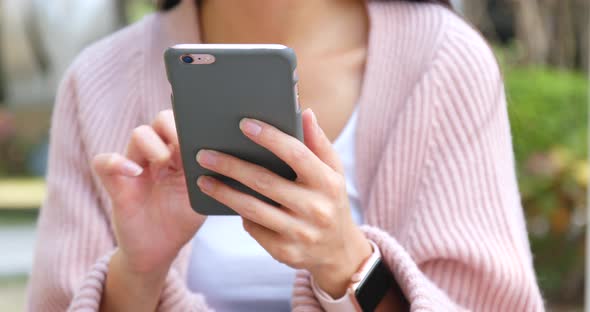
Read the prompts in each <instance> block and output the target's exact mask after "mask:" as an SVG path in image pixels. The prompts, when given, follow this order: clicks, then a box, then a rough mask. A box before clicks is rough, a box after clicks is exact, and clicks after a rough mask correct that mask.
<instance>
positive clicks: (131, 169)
mask: <svg viewBox="0 0 590 312" xmlns="http://www.w3.org/2000/svg"><path fill="white" fill-rule="evenodd" d="M142 172H143V168H142V167H141V166H139V165H138V164H136V163H134V162H132V161H126V162H125V163H124V164H123V173H124V174H125V175H127V176H130V177H137V176H139V175H140V174H141V173H142Z"/></svg>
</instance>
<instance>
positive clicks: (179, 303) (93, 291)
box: [68, 249, 209, 312]
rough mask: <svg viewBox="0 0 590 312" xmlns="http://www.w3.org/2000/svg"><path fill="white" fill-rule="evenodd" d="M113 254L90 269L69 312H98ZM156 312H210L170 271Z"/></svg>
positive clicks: (202, 299) (173, 269)
mask: <svg viewBox="0 0 590 312" xmlns="http://www.w3.org/2000/svg"><path fill="white" fill-rule="evenodd" d="M115 251H116V249H114V250H111V251H109V252H108V253H106V254H105V255H104V256H103V257H102V258H100V259H99V260H98V261H97V262H96V263H95V264H94V265H93V266H92V268H91V269H90V271H89V272H88V274H87V275H86V277H85V278H84V280H83V281H82V285H81V287H80V288H79V289H78V291H77V292H76V294H75V296H74V299H73V300H72V302H71V303H70V306H69V308H68V311H69V312H72V311H75V312H79V311H84V312H91V311H99V309H100V301H101V299H102V293H103V290H104V287H105V281H106V278H107V274H108V268H109V262H110V260H111V257H112V256H113V254H114V253H115ZM157 311H159V312H160V311H191V312H201V311H209V308H208V307H207V304H206V303H205V298H204V297H203V296H202V295H200V294H195V293H192V292H191V291H190V290H189V289H188V288H187V287H186V283H184V281H183V279H182V278H181V276H180V274H179V273H178V271H177V270H176V269H175V268H171V269H170V272H169V273H168V276H167V277H166V284H165V286H164V289H163V290H162V295H161V298H160V302H159V305H158V308H157Z"/></svg>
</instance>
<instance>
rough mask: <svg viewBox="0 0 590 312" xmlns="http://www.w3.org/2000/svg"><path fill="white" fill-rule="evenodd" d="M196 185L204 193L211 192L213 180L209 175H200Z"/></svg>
mask: <svg viewBox="0 0 590 312" xmlns="http://www.w3.org/2000/svg"><path fill="white" fill-rule="evenodd" d="M197 185H198V186H199V188H200V189H201V190H202V191H204V192H206V193H207V192H211V190H213V181H212V180H211V178H210V177H207V176H200V177H199V178H198V179H197Z"/></svg>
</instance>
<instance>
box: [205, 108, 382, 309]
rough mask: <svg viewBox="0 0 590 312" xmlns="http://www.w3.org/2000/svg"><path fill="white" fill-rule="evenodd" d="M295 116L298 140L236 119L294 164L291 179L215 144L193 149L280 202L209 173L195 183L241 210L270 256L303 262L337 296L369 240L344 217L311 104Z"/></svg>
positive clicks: (343, 198)
mask: <svg viewBox="0 0 590 312" xmlns="http://www.w3.org/2000/svg"><path fill="white" fill-rule="evenodd" d="M302 117H303V118H302V119H303V131H304V137H305V144H304V143H302V142H300V141H299V140H297V139H295V138H293V137H292V136H290V135H287V134H285V133H283V132H281V131H280V130H278V129H276V128H275V127H273V126H271V125H268V124H266V123H264V122H261V121H257V120H252V119H243V120H242V121H241V122H240V129H241V130H242V132H243V133H244V134H245V135H246V136H247V137H248V138H250V139H251V140H252V141H254V142H255V143H257V144H259V145H261V146H263V147H265V148H266V149H268V150H269V151H271V152H272V153H274V154H275V155H276V156H277V157H279V158H280V159H282V160H283V161H284V162H285V163H287V165H289V166H290V167H291V168H292V169H293V170H294V171H295V173H296V174H297V180H296V181H289V180H287V179H285V178H283V177H281V176H279V175H277V174H274V173H273V172H271V171H269V170H267V169H265V168H263V167H261V166H258V165H255V164H252V163H250V162H247V161H244V160H240V159H238V158H236V157H233V156H230V155H227V154H223V153H220V152H215V151H210V150H201V151H200V152H199V153H198V155H197V161H198V162H199V164H200V165H201V166H203V167H205V168H207V169H209V170H212V171H215V172H217V173H219V174H221V175H224V176H227V177H230V178H232V179H235V180H237V181H239V182H241V183H242V184H244V185H246V186H248V187H249V188H251V189H253V190H255V191H257V192H259V193H260V194H263V195H264V196H266V197H268V198H270V199H272V200H274V201H275V202H277V203H279V204H281V206H282V207H281V208H277V207H275V206H272V205H270V204H268V203H266V202H264V201H261V200H259V199H257V198H255V197H253V196H250V195H248V194H244V193H242V192H239V191H237V190H235V189H233V188H231V187H229V186H227V185H225V184H224V183H222V182H220V181H218V180H216V179H214V178H212V177H209V176H201V177H200V178H199V180H198V185H199V187H200V189H201V190H202V191H203V192H204V193H206V194H207V195H209V196H211V197H213V198H215V199H216V200H217V201H219V202H221V203H223V204H224V205H226V206H228V207H230V208H232V209H233V210H235V211H236V212H237V213H238V214H239V215H241V216H242V218H243V221H244V222H243V224H244V228H245V230H246V231H247V232H248V233H250V235H251V236H252V237H253V238H254V239H256V241H258V243H259V244H260V245H261V246H262V247H263V248H264V249H266V250H267V251H268V252H269V253H270V254H271V255H272V256H273V257H274V258H275V259H276V260H278V261H280V262H282V263H285V264H287V265H289V266H291V267H293V268H297V269H306V270H308V271H309V272H310V273H311V274H312V275H313V277H314V280H315V281H316V283H318V285H319V286H320V287H321V288H322V289H323V290H324V291H326V292H327V293H328V294H330V295H331V296H332V297H335V298H339V297H341V296H342V295H344V293H345V292H346V287H347V286H348V284H349V282H350V279H351V277H352V275H353V274H354V273H355V272H356V270H357V269H358V268H359V266H360V265H361V264H362V262H363V261H364V260H365V259H367V258H368V257H369V256H370V254H371V252H372V251H371V245H370V244H369V242H368V241H367V239H366V238H365V237H364V235H363V233H362V232H361V231H360V229H359V228H358V227H357V226H356V224H355V223H354V221H353V219H352V215H351V212H350V205H349V201H348V195H347V192H346V183H345V178H344V174H343V169H342V165H341V164H340V160H339V158H338V155H337V154H336V152H335V151H334V149H333V148H332V144H331V143H330V141H329V139H328V138H327V137H326V135H325V134H324V132H323V131H322V130H321V128H320V127H319V125H318V123H317V119H316V117H315V115H314V114H313V112H312V111H311V110H309V109H308V110H306V111H305V112H303V116H302Z"/></svg>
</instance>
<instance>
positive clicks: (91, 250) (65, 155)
mask: <svg viewBox="0 0 590 312" xmlns="http://www.w3.org/2000/svg"><path fill="white" fill-rule="evenodd" d="M85 74H86V75H91V74H92V73H85ZM75 77H76V74H75V73H74V70H70V72H69V73H68V74H67V76H66V78H65V80H64V81H63V82H62V84H61V86H60V89H59V92H58V96H57V100H56V105H55V109H54V113H53V117H52V123H51V134H50V142H51V144H50V153H49V154H50V155H49V168H48V174H47V187H48V196H47V198H46V199H45V202H44V203H43V206H42V208H41V213H40V217H39V221H38V232H37V243H36V249H35V262H34V265H33V271H32V275H31V278H30V281H29V293H28V307H27V310H28V311H65V310H66V309H67V310H69V311H98V309H99V307H100V301H101V297H102V292H103V288H104V285H105V280H106V278H107V277H108V263H109V260H110V257H111V255H112V254H113V252H114V250H115V248H116V246H115V239H114V236H113V232H112V231H111V228H110V219H109V213H108V212H107V210H106V209H104V205H105V203H104V202H102V201H101V200H100V197H99V194H98V191H97V187H96V184H95V183H94V181H96V179H94V177H93V174H92V171H91V168H90V156H89V155H88V153H87V151H86V150H85V149H86V147H87V144H86V143H87V142H85V141H84V139H83V138H82V135H81V133H83V131H81V130H82V129H81V127H82V126H81V123H80V122H79V118H78V115H79V101H78V96H77V85H76V84H77V81H76V79H75ZM96 133H97V134H98V132H96ZM158 310H159V311H205V310H207V308H206V305H205V302H204V299H203V297H202V296H200V295H195V294H192V293H191V292H190V291H189V290H188V289H187V287H186V283H185V282H184V279H183V277H182V276H181V274H179V272H178V271H177V269H176V268H175V267H173V268H172V269H171V270H170V272H169V275H168V277H167V281H166V285H165V288H164V290H163V293H162V297H161V300H160V303H159V308H158Z"/></svg>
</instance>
